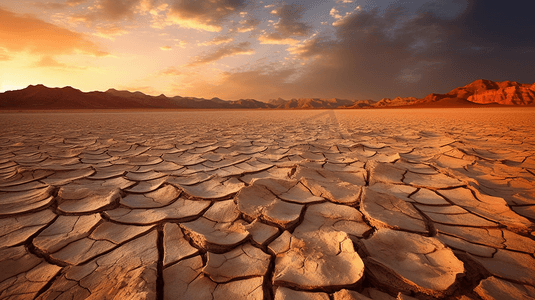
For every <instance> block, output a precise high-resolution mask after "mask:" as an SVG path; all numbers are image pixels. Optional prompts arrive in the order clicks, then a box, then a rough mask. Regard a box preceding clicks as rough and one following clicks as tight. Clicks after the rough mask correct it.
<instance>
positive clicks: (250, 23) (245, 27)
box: [236, 19, 260, 33]
mask: <svg viewBox="0 0 535 300" xmlns="http://www.w3.org/2000/svg"><path fill="white" fill-rule="evenodd" d="M239 24H240V26H239V27H238V29H236V31H238V32H240V33H242V32H249V31H253V30H255V29H256V27H257V26H258V25H259V24H260V21H259V20H257V19H245V20H241V21H240V22H239Z"/></svg>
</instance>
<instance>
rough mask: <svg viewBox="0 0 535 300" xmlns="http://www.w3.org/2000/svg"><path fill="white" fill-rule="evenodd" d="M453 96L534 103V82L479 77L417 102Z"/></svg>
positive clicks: (478, 100)
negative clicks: (493, 79) (498, 80)
mask: <svg viewBox="0 0 535 300" xmlns="http://www.w3.org/2000/svg"><path fill="white" fill-rule="evenodd" d="M455 98H458V99H464V100H467V101H469V102H472V103H478V104H499V105H535V84H531V85H530V84H521V83H518V82H515V81H502V82H494V81H490V80H485V79H479V80H476V81H474V82H472V83H470V84H468V85H465V86H463V87H458V88H456V89H454V90H452V91H450V92H449V93H447V94H429V95H427V96H426V97H425V98H423V99H421V100H420V101H418V102H417V103H418V104H423V103H428V104H430V103H434V102H438V101H443V102H444V99H455Z"/></svg>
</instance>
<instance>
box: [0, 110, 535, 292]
mask: <svg viewBox="0 0 535 300" xmlns="http://www.w3.org/2000/svg"><path fill="white" fill-rule="evenodd" d="M0 126H1V129H2V130H1V131H0V269H1V270H2V272H0V299H86V298H87V299H111V298H115V299H232V300H238V299H277V300H279V299H281V300H282V299H291V300H297V299H331V300H342V299H431V298H444V299H533V298H534V297H535V288H534V286H535V258H534V252H535V236H534V234H535V233H534V230H535V223H534V222H535V134H534V133H535V110H534V109H524V110H514V109H511V110H504V109H502V110H499V109H494V110H493V109H488V110H484V109H481V110H462V109H450V110H445V111H438V110H436V111H434V110H388V111H336V112H333V111H292V112H288V111H275V112H273V111H269V112H266V111H243V112H235V111H219V112H217V111H212V112H174V113H171V112H167V113H166V112H159V113H141V112H137V113H46V114H21V113H19V114H17V113H14V114H3V115H1V118H0Z"/></svg>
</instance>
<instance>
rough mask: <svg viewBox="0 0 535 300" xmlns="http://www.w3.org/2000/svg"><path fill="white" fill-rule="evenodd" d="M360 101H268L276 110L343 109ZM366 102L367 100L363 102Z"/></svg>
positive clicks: (303, 99)
mask: <svg viewBox="0 0 535 300" xmlns="http://www.w3.org/2000/svg"><path fill="white" fill-rule="evenodd" d="M360 101H361V100H347V99H338V98H332V99H320V98H299V99H291V100H284V99H281V98H279V99H276V100H273V99H272V100H270V102H269V104H272V105H275V107H276V108H282V109H290V108H299V109H306V108H331V109H332V108H345V107H351V106H353V105H355V104H357V103H361V102H360ZM365 101H368V100H365Z"/></svg>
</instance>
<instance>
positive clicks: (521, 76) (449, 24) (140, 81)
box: [0, 0, 535, 101]
mask: <svg viewBox="0 0 535 300" xmlns="http://www.w3.org/2000/svg"><path fill="white" fill-rule="evenodd" d="M529 2H530V1H525V0H524V1H494V0H492V1H489V0H485V1H483V0H433V1H430V0H426V1H424V0H415V1H403V0H397V1H394V0H375V1H373V0H307V1H304V0H293V1H292V0H286V1H270V0H264V1H253V0H190V1H186V0H48V1H47V0H43V1H38V0H17V1H12V0H0V92H3V91H6V90H15V89H22V88H25V87H27V86H28V85H30V84H44V85H46V86H49V87H64V86H72V87H74V88H77V89H80V90H82V91H86V92H87V91H95V90H98V91H105V90H107V89H109V88H115V89H119V90H129V91H141V92H143V93H146V94H149V95H159V94H165V95H166V96H177V95H180V96H188V97H203V98H213V97H219V98H221V99H226V100H237V99H246V98H253V99H257V100H261V101H266V100H269V99H275V98H279V97H281V98H284V99H291V98H343V99H355V100H359V99H372V100H380V99H381V98H384V97H388V98H394V97H397V96H400V97H409V96H411V97H419V98H421V97H424V96H426V95H427V94H429V93H432V92H436V93H446V92H448V91H450V90H452V89H454V88H456V87H458V86H463V85H466V84H468V83H470V82H472V81H474V80H477V79H489V80H494V81H504V80H513V81H518V82H521V83H530V84H531V83H534V82H535V68H534V66H535V38H533V36H534V32H535V18H533V15H532V10H531V9H530V8H529V7H528V5H527V4H528V3H529Z"/></svg>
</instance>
